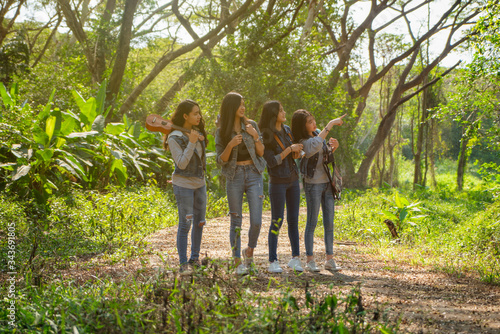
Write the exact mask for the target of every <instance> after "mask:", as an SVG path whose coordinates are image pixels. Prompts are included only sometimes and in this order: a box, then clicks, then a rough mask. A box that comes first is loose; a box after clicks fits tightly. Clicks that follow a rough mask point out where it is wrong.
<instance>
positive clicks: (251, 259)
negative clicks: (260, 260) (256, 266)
mask: <svg viewBox="0 0 500 334" xmlns="http://www.w3.org/2000/svg"><path fill="white" fill-rule="evenodd" d="M247 250H248V247H247V248H245V249H244V250H243V252H242V254H243V259H245V265H247V266H249V265H250V264H251V263H253V256H251V257H250V256H247Z"/></svg>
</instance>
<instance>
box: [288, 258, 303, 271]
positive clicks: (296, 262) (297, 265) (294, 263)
mask: <svg viewBox="0 0 500 334" xmlns="http://www.w3.org/2000/svg"><path fill="white" fill-rule="evenodd" d="M288 266H289V267H290V268H292V269H293V270H295V271H304V268H302V262H300V258H299V257H298V256H296V257H292V259H291V260H290V261H289V262H288Z"/></svg>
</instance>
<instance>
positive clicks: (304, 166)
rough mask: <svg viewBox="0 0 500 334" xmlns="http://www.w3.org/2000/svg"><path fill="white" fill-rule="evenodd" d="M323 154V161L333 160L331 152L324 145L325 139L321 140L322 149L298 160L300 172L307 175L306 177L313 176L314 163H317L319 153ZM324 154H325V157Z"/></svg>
mask: <svg viewBox="0 0 500 334" xmlns="http://www.w3.org/2000/svg"><path fill="white" fill-rule="evenodd" d="M320 153H321V154H323V162H324V161H325V160H326V161H328V163H330V162H332V161H333V160H334V157H333V153H332V152H331V151H329V150H328V147H327V146H326V141H324V140H323V150H321V151H319V152H318V153H316V154H315V155H313V156H312V157H310V158H306V157H303V158H302V159H301V160H300V173H301V174H302V175H305V176H307V177H308V178H312V177H314V172H316V165H317V164H318V159H319V155H320ZM325 155H327V157H326V159H325Z"/></svg>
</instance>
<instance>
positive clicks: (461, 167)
mask: <svg viewBox="0 0 500 334" xmlns="http://www.w3.org/2000/svg"><path fill="white" fill-rule="evenodd" d="M468 143H469V139H467V138H465V137H462V140H461V141H460V155H459V156H458V168H457V190H459V191H461V190H463V188H464V173H465V166H466V165H467V158H468V157H467V144H468Z"/></svg>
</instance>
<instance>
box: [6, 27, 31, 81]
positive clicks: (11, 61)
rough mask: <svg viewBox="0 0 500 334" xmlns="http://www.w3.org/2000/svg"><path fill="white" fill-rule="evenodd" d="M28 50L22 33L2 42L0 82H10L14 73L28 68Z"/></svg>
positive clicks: (22, 71) (21, 72) (16, 73)
mask: <svg viewBox="0 0 500 334" xmlns="http://www.w3.org/2000/svg"><path fill="white" fill-rule="evenodd" d="M29 60H30V50H29V46H28V44H27V43H26V42H25V38H24V34H22V33H18V34H17V36H16V37H15V38H12V39H10V40H8V41H7V42H5V41H4V42H3V44H2V45H1V46H0V68H1V69H2V70H1V71H0V82H2V83H3V84H10V83H11V82H12V80H13V79H14V77H15V76H16V75H20V74H23V73H24V72H26V71H28V69H29Z"/></svg>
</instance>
